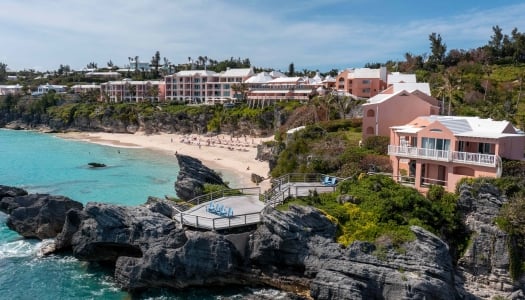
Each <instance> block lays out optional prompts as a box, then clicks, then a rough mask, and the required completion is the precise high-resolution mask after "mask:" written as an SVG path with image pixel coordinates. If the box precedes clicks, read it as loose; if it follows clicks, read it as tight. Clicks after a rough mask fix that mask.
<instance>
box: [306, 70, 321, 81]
mask: <svg viewBox="0 0 525 300" xmlns="http://www.w3.org/2000/svg"><path fill="white" fill-rule="evenodd" d="M308 81H309V82H310V84H320V83H322V82H323V78H321V75H319V72H316V73H315V76H314V77H313V78H309V80H308Z"/></svg>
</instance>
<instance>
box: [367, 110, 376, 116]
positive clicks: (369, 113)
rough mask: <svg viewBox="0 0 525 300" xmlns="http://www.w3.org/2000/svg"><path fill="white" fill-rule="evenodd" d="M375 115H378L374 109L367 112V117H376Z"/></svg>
mask: <svg viewBox="0 0 525 300" xmlns="http://www.w3.org/2000/svg"><path fill="white" fill-rule="evenodd" d="M375 115H376V112H375V111H374V110H373V109H369V110H367V111H366V116H367V117H375Z"/></svg>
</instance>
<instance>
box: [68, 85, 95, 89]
mask: <svg viewBox="0 0 525 300" xmlns="http://www.w3.org/2000/svg"><path fill="white" fill-rule="evenodd" d="M71 88H72V89H74V88H80V89H98V88H100V85H98V84H75V85H74V86H72V87H71Z"/></svg>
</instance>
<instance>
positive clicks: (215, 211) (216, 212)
mask: <svg viewBox="0 0 525 300" xmlns="http://www.w3.org/2000/svg"><path fill="white" fill-rule="evenodd" d="M223 206H224V205H222V204H220V203H217V204H216V205H215V210H214V211H213V213H214V214H220V213H221V209H222V208H223Z"/></svg>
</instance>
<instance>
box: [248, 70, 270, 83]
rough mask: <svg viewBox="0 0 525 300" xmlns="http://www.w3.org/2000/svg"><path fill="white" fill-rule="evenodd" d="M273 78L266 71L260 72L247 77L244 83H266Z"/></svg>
mask: <svg viewBox="0 0 525 300" xmlns="http://www.w3.org/2000/svg"><path fill="white" fill-rule="evenodd" d="M271 80H273V77H272V76H270V74H268V73H266V72H261V73H259V74H257V75H253V76H252V77H250V78H248V79H247V80H246V81H245V82H246V83H267V82H268V81H271Z"/></svg>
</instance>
